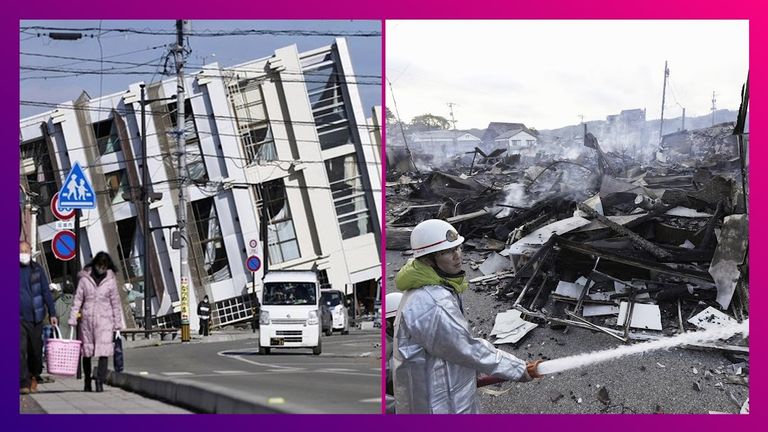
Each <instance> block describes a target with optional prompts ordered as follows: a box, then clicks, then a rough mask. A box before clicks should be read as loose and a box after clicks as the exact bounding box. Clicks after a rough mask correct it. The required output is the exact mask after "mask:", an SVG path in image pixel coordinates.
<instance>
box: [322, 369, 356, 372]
mask: <svg viewBox="0 0 768 432" xmlns="http://www.w3.org/2000/svg"><path fill="white" fill-rule="evenodd" d="M317 372H357V370H355V369H344V368H325V369H317Z"/></svg>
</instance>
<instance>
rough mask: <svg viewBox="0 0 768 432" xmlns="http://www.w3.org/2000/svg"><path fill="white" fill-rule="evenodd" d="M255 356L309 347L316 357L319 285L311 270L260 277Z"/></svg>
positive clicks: (288, 271) (274, 272)
mask: <svg viewBox="0 0 768 432" xmlns="http://www.w3.org/2000/svg"><path fill="white" fill-rule="evenodd" d="M259 324H260V327H259V328H260V330H259V354H262V355H266V354H269V353H270V351H271V350H272V348H312V354H314V355H320V353H321V352H322V346H321V343H320V333H321V324H320V282H319V280H318V278H317V274H316V273H315V272H313V271H303V270H277V271H270V272H269V273H267V274H266V275H265V276H264V287H263V289H262V291H261V314H260V315H259Z"/></svg>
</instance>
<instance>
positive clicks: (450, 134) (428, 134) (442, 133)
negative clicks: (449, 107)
mask: <svg viewBox="0 0 768 432" xmlns="http://www.w3.org/2000/svg"><path fill="white" fill-rule="evenodd" d="M464 135H471V136H472V137H474V138H477V139H480V138H479V137H477V136H475V135H474V134H472V133H470V132H466V131H460V130H456V131H454V130H446V129H438V130H431V131H422V132H414V133H413V134H411V136H412V137H413V139H422V140H428V139H446V140H447V139H454V138H459V137H462V136H464Z"/></svg>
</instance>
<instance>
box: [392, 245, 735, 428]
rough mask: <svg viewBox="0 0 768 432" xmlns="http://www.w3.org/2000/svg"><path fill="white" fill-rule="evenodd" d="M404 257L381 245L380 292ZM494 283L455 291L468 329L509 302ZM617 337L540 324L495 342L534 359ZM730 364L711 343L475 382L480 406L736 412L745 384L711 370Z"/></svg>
mask: <svg viewBox="0 0 768 432" xmlns="http://www.w3.org/2000/svg"><path fill="white" fill-rule="evenodd" d="M473 257H474V258H475V259H476V260H478V261H479V262H482V260H480V258H479V257H478V256H477V255H475V254H473V253H471V252H470V253H469V254H467V253H465V257H464V258H465V265H464V268H465V269H466V270H468V272H467V273H468V277H469V278H470V279H471V278H473V277H476V276H480V275H481V274H480V273H479V272H478V271H473V270H470V269H469V265H468V262H469V260H470V259H472V258H473ZM407 258H408V257H406V256H403V255H402V254H401V252H399V251H387V292H393V291H395V286H394V276H395V274H396V272H397V270H399V269H400V267H401V266H402V265H403V264H404V263H405V261H406V260H407ZM493 291H494V289H488V288H487V289H485V290H483V291H479V290H477V289H476V287H473V286H472V285H470V288H469V289H468V290H467V291H466V292H465V293H464V294H463V295H462V299H463V304H464V309H465V312H466V315H467V318H468V320H469V323H470V325H471V326H472V329H473V332H474V334H475V336H480V337H487V334H488V333H490V332H491V328H492V327H493V323H494V319H495V316H496V314H497V313H500V312H504V311H505V310H507V309H511V308H512V302H500V301H498V300H496V299H495V297H494V296H492V295H491V293H493ZM618 343H620V342H618V341H616V340H615V339H613V338H611V337H610V336H608V335H606V334H603V333H593V332H591V331H589V330H585V329H580V328H569V330H568V332H567V333H563V331H562V330H553V329H550V328H549V327H546V326H542V325H539V327H537V328H535V329H534V330H533V331H532V332H531V333H529V334H528V335H527V336H526V337H525V338H523V340H522V341H521V343H520V344H519V346H517V347H515V346H512V345H509V344H507V345H501V346H500V347H501V349H503V350H505V351H508V352H510V353H512V354H513V355H515V356H517V357H519V358H521V359H523V360H533V359H538V358H544V357H546V358H550V359H554V358H560V357H565V356H570V355H575V354H581V353H586V352H592V351H598V350H604V349H610V348H614V347H616V346H617V344H618ZM731 364H732V362H731V361H730V360H729V359H728V358H727V357H726V356H725V355H724V354H722V353H720V352H715V351H694V350H689V349H682V348H681V349H671V350H667V351H654V352H651V353H646V354H644V355H636V356H630V357H628V358H625V359H621V360H614V361H609V362H605V363H601V364H598V365H595V366H593V367H586V368H583V369H578V370H571V371H565V372H562V373H558V374H555V375H553V376H549V377H546V378H543V379H538V380H534V381H532V382H530V383H505V384H502V385H496V386H490V387H488V389H489V390H493V391H496V392H501V393H503V394H497V395H491V394H488V393H485V392H483V391H482V390H480V391H479V398H480V406H481V409H482V411H483V412H485V413H592V414H597V413H628V414H631V413H656V412H660V413H702V414H706V413H708V412H710V411H715V412H725V413H738V412H739V408H740V406H741V404H742V403H743V402H744V401H745V400H746V399H747V397H748V396H749V388H748V387H746V386H744V385H742V384H736V383H733V382H731V381H730V380H729V379H728V378H729V377H728V376H727V374H725V373H718V371H723V370H725V369H726V368H727V367H728V366H730V365H731ZM707 372H708V373H707ZM710 374H711V375H710ZM705 375H706V376H705ZM697 384H698V386H697ZM603 387H604V388H605V389H606V390H607V392H608V397H609V400H608V401H607V403H604V402H601V401H600V400H599V399H598V392H600V389H601V388H603Z"/></svg>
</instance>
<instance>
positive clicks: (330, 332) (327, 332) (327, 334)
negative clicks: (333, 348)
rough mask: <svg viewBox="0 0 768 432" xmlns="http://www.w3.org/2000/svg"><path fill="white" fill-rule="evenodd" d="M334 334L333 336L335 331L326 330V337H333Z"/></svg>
mask: <svg viewBox="0 0 768 432" xmlns="http://www.w3.org/2000/svg"><path fill="white" fill-rule="evenodd" d="M332 334H333V329H330V328H329V329H326V330H325V335H326V336H330V335H332Z"/></svg>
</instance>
